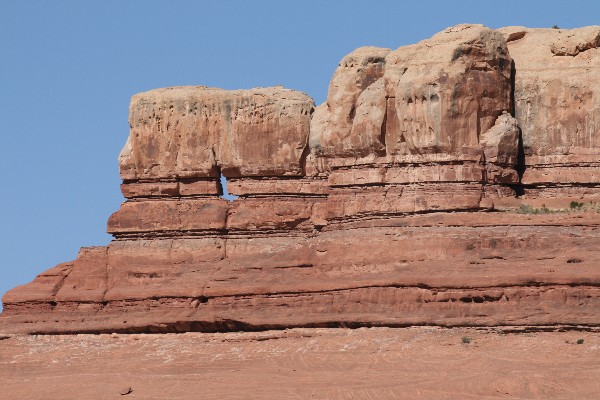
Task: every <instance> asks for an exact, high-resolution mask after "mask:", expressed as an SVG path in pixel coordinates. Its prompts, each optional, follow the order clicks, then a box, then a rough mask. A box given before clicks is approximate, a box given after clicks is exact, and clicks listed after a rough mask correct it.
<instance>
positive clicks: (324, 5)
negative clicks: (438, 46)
mask: <svg viewBox="0 0 600 400" xmlns="http://www.w3.org/2000/svg"><path fill="white" fill-rule="evenodd" d="M464 22H470V23H482V24H485V25H487V26H490V27H492V28H498V27H502V26H507V25H525V26H529V27H551V26H552V25H554V24H557V25H559V26H560V27H561V28H571V27H578V26H584V25H594V24H600V1H598V0H590V1H525V0H521V1H507V0H505V1H482V0H478V1H438V2H433V1H424V0H421V1H409V2H405V1H381V2H377V1H373V0H363V1H351V0H344V1H324V0H321V1H316V0H315V1H307V0H304V1H284V0H277V1H247V0H246V1H243V0H240V1H224V0H223V1H191V0H179V1H177V0H169V1H167V0H162V1H159V0H137V1H136V0H97V1H91V0H90V1H81V0H72V1H64V0H63V1H61V0H54V1H27V0H0V52H1V53H0V135H1V136H0V137H1V141H0V149H2V157H0V163H1V164H0V167H1V169H0V170H1V171H2V173H3V176H2V180H1V184H0V188H1V189H0V190H1V193H0V194H1V195H0V226H1V227H2V231H1V240H0V293H4V292H5V291H7V290H8V289H10V288H11V287H13V286H16V285H18V284H23V283H25V282H28V281H30V280H32V279H33V278H34V277H35V275H37V274H38V273H40V272H42V271H43V270H45V269H47V268H49V267H52V266H54V265H55V264H57V263H59V262H63V261H68V260H72V259H74V258H75V257H76V255H77V251H78V249H79V247H81V246H91V245H104V244H107V243H108V242H109V240H110V236H109V235H107V234H106V233H105V230H106V220H107V219H108V217H109V215H110V214H111V213H112V212H114V211H116V210H117V209H118V208H119V205H120V203H121V202H122V201H123V198H122V196H121V193H120V191H119V183H120V180H119V175H118V168H117V155H118V153H119V151H120V149H121V147H122V146H123V144H124V143H125V140H126V138H127V134H128V129H129V128H128V123H127V113H128V104H129V98H130V97H131V95H133V94H135V93H138V92H141V91H145V90H150V89H153V88H158V87H165V86H173V85H208V86H216V87H221V88H226V89H236V88H251V87H256V86H272V85H278V84H282V85H284V86H286V87H289V88H293V89H299V90H302V91H304V92H306V93H308V94H309V95H311V96H312V97H313V98H314V99H315V101H316V103H317V104H319V103H321V102H323V100H324V99H325V97H326V94H327V86H328V83H329V80H330V78H331V75H332V73H333V71H334V69H335V67H336V65H337V63H338V62H339V60H340V59H341V58H342V57H343V56H344V55H345V54H347V53H349V52H350V51H351V50H353V49H354V48H357V47H360V46H364V45H374V46H382V47H389V48H397V47H399V46H402V45H405V44H410V43H414V42H416V41H419V40H421V39H424V38H427V37H429V36H431V35H432V34H434V33H436V32H438V31H440V30H442V29H444V28H446V27H448V26H451V25H455V24H458V23H464Z"/></svg>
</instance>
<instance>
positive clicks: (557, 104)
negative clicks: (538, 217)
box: [500, 26, 600, 207]
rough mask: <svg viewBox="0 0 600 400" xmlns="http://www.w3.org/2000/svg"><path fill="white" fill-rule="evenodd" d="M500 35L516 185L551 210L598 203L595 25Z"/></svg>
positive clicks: (599, 88)
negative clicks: (510, 96) (510, 86)
mask: <svg viewBox="0 0 600 400" xmlns="http://www.w3.org/2000/svg"><path fill="white" fill-rule="evenodd" d="M500 32H502V33H503V34H504V35H505V37H506V38H507V40H508V49H509V51H510V55H511V57H512V58H513V60H514V62H515V83H514V96H515V117H516V119H517V121H518V123H519V127H520V129H521V131H522V135H523V147H524V162H525V164H526V165H525V167H526V168H525V171H524V174H523V177H522V182H523V183H524V184H525V185H527V188H529V189H531V191H530V192H531V194H532V195H533V196H535V197H533V198H532V200H534V201H535V202H537V203H538V204H542V203H545V204H552V205H553V206H555V207H565V206H568V204H569V203H570V202H571V201H579V202H580V201H588V202H589V201H599V200H600V180H599V179H600V154H599V151H598V149H599V148H600V134H599V133H598V132H599V131H600V73H599V71H600V48H599V46H600V26H591V27H585V28H579V29H572V30H565V29H529V28H523V27H508V28H503V29H500ZM545 188H552V190H551V191H545V190H543V189H545ZM526 195H527V193H526ZM526 197H527V196H526ZM529 197H532V196H529Z"/></svg>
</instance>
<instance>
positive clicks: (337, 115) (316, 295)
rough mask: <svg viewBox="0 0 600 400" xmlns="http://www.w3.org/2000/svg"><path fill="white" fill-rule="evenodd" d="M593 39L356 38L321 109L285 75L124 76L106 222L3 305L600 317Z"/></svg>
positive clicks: (70, 322)
mask: <svg viewBox="0 0 600 400" xmlns="http://www.w3.org/2000/svg"><path fill="white" fill-rule="evenodd" d="M599 37H600V27H589V28H582V29H576V30H571V31H566V30H546V29H527V28H518V27H517V28H515V27H510V28H503V29H500V30H498V31H494V30H491V29H489V28H486V27H483V26H480V25H459V26H456V27H452V28H449V29H447V30H445V31H443V32H440V33H438V34H436V35H434V36H433V37H432V38H430V39H427V40H424V41H422V42H419V43H417V44H415V45H411V46H406V47H401V48H399V49H397V50H395V51H391V50H388V49H380V48H374V47H364V48H360V49H357V50H355V51H354V52H352V53H351V54H349V55H348V56H346V57H344V59H343V60H342V61H341V63H340V65H339V67H338V68H337V70H336V71H335V73H334V76H333V79H332V81H331V84H330V87H329V94H328V97H327V101H326V102H325V103H324V104H322V105H320V106H318V107H316V108H315V106H314V104H313V101H312V100H311V99H310V98H309V97H308V96H306V95H305V94H303V93H300V92H297V91H293V90H288V89H283V88H281V87H276V88H261V89H252V90H239V91H225V90H220V89H214V88H206V87H176V88H167V89H158V90H153V91H150V92H146V93H141V94H138V95H136V96H134V97H133V98H132V101H131V106H130V125H131V131H130V135H129V138H128V140H127V143H126V145H125V147H124V149H123V151H122V152H121V155H120V156H119V163H120V168H121V176H122V178H123V185H122V191H123V195H124V196H125V197H126V199H127V200H126V201H125V203H123V205H122V206H121V209H120V210H119V211H117V212H116V213H115V214H113V215H112V216H111V218H110V220H109V222H108V231H109V232H110V233H111V234H112V235H113V236H114V238H115V239H114V240H113V242H112V243H111V244H109V245H108V246H106V247H96V248H85V249H82V250H81V253H80V255H79V257H78V259H77V260H75V261H73V262H70V263H65V264H60V265H58V266H56V267H54V268H53V269H50V270H48V271H46V272H44V273H42V274H41V275H39V276H38V277H37V278H36V279H35V280H34V281H33V282H31V283H29V284H27V285H23V286H20V287H18V288H15V289H13V290H11V291H10V292H8V293H7V294H6V295H5V296H4V297H3V303H4V308H5V311H4V313H3V314H2V316H1V318H0V321H2V322H1V323H3V324H4V325H5V326H6V327H7V328H6V330H8V331H11V330H12V331H23V332H41V333H56V332H108V331H117V332H170V331H174V332H175V331H177V332H179V331H189V330H194V331H221V330H240V329H268V328H284V327H301V326H378V325H381V326H406V325H441V326H531V325H533V326H538V327H544V326H557V325H577V326H597V325H600V318H599V317H598V310H600V270H598V268H597V262H598V260H599V259H600V253H599V252H598V246H597V243H598V239H599V237H598V236H599V233H598V232H599V230H598V225H599V224H600V214H599V213H598V212H597V211H598V210H597V208H596V206H594V205H593V204H591V202H592V201H595V200H597V197H598V193H600V192H599V191H598V189H599V188H600V181H599V180H598V179H600V174H598V172H597V170H598V167H599V166H600V164H599V162H600V161H599V155H600V106H599V104H600V100H599V99H600V97H599V96H598V92H599V91H600V82H599V80H598V79H599V78H598V71H599V68H598V67H599V63H600V49H599V48H598V46H599V44H600V41H599V40H598V38H599ZM220 174H224V175H225V176H226V177H227V178H228V190H229V192H230V193H232V194H235V195H237V196H239V198H238V199H236V200H235V201H233V202H228V201H226V200H224V199H223V198H221V197H220V195H221V194H222V188H221V187H220V183H219V176H220ZM572 201H577V204H576V205H575V206H574V207H573V208H574V209H570V208H569V204H570V202H572ZM580 202H581V203H583V205H580V204H579V203H580ZM542 205H543V206H542ZM536 207H542V208H541V209H536Z"/></svg>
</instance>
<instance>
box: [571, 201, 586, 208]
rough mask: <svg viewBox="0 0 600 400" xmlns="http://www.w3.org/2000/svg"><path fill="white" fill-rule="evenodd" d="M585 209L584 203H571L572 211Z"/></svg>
mask: <svg viewBox="0 0 600 400" xmlns="http://www.w3.org/2000/svg"><path fill="white" fill-rule="evenodd" d="M582 207H583V203H578V202H576V201H572V202H571V203H569V208H570V209H571V210H580V209H581V208H582Z"/></svg>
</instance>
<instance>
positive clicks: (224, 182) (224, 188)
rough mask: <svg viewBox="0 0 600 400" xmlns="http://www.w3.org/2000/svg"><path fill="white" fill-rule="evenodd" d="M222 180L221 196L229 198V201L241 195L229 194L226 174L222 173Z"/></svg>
mask: <svg viewBox="0 0 600 400" xmlns="http://www.w3.org/2000/svg"><path fill="white" fill-rule="evenodd" d="M220 175H221V177H220V180H221V198H223V199H225V200H227V201H234V200H235V199H237V198H238V197H239V196H235V195H233V194H229V192H228V191H227V178H226V177H225V175H223V174H220Z"/></svg>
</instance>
